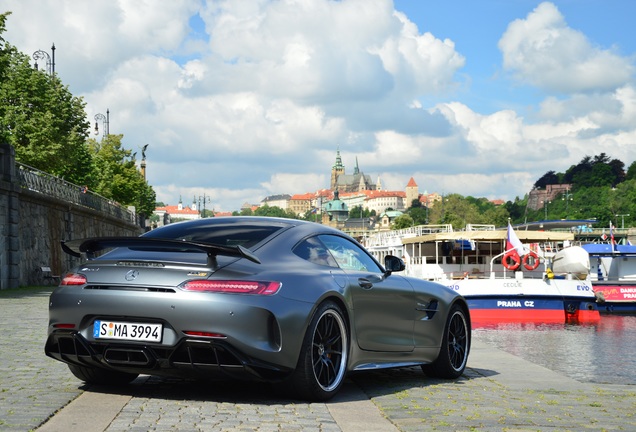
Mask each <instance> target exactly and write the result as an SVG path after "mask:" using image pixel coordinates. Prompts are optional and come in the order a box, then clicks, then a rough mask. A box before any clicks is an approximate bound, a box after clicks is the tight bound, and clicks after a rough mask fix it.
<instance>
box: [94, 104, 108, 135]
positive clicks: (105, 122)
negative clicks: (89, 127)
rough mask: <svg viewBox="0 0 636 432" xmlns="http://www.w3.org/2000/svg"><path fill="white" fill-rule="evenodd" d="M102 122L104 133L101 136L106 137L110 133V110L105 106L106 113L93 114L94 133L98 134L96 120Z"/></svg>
mask: <svg viewBox="0 0 636 432" xmlns="http://www.w3.org/2000/svg"><path fill="white" fill-rule="evenodd" d="M100 121H101V122H102V123H103V126H104V133H103V135H102V137H103V138H106V137H107V136H108V135H110V110H109V109H108V108H106V115H104V114H102V113H97V114H95V135H97V134H99V124H98V122H100Z"/></svg>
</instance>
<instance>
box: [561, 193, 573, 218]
mask: <svg viewBox="0 0 636 432" xmlns="http://www.w3.org/2000/svg"><path fill="white" fill-rule="evenodd" d="M561 199H562V200H565V218H566V219H567V218H568V212H569V204H570V201H572V194H571V193H570V189H566V190H565V197H564V198H561Z"/></svg>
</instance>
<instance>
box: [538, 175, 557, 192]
mask: <svg viewBox="0 0 636 432" xmlns="http://www.w3.org/2000/svg"><path fill="white" fill-rule="evenodd" d="M558 183H560V181H559V176H558V175H557V173H555V172H554V171H548V172H547V173H545V174H543V176H541V177H540V178H539V180H537V181H536V182H535V183H534V187H535V188H537V189H545V187H546V186H547V185H551V184H558Z"/></svg>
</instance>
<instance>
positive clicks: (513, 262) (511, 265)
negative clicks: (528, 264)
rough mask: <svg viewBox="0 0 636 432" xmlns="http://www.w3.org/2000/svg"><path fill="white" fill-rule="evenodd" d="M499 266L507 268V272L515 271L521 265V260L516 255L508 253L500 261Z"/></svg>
mask: <svg viewBox="0 0 636 432" xmlns="http://www.w3.org/2000/svg"><path fill="white" fill-rule="evenodd" d="M508 260H510V261H508ZM501 264H503V266H504V267H505V268H507V269H508V270H517V269H518V268H519V266H520V265H521V259H520V258H519V255H517V254H516V253H510V252H508V253H507V254H505V255H504V257H503V259H502V260H501Z"/></svg>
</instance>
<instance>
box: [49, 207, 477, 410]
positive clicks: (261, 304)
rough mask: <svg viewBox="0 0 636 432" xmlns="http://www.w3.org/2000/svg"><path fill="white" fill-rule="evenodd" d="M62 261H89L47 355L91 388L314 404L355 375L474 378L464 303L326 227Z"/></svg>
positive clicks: (120, 244)
mask: <svg viewBox="0 0 636 432" xmlns="http://www.w3.org/2000/svg"><path fill="white" fill-rule="evenodd" d="M62 248H63V249H64V251H65V252H67V253H69V254H71V255H73V256H76V257H80V256H81V257H84V258H85V260H83V261H84V263H83V264H81V265H79V266H78V267H76V268H75V269H73V270H72V271H71V272H70V273H68V274H67V275H65V276H64V277H63V279H62V282H61V284H60V286H59V287H58V288H56V289H55V291H54V292H53V293H52V294H51V299H50V309H49V327H48V339H47V341H46V345H45V352H46V354H47V355H48V356H50V357H52V358H54V359H56V360H59V361H62V362H65V363H67V364H68V367H69V368H70V370H71V372H72V373H73V374H74V375H75V376H77V377H78V378H80V379H81V380H84V381H86V382H87V383H110V384H112V383H127V382H130V381H132V380H134V379H135V378H136V377H137V376H138V375H139V374H147V375H162V376H172V377H184V378H202V377H203V378H215V377H219V376H222V377H233V378H248V379H257V380H264V381H275V382H280V383H281V385H283V386H286V387H288V388H289V389H291V390H293V391H294V392H295V396H297V397H300V398H302V399H307V400H316V401H318V400H327V399H329V398H330V397H332V396H333V395H334V394H335V393H336V392H337V391H338V389H339V388H340V387H341V385H342V383H343V381H344V378H345V375H346V373H347V372H348V371H357V370H365V369H377V368H387V367H402V366H413V365H421V367H422V369H423V371H424V372H425V373H426V374H428V375H431V376H437V377H444V378H451V379H452V378H457V377H459V376H460V375H461V374H462V373H463V372H464V369H465V367H466V361H467V359H468V353H469V350H470V338H471V325H470V316H469V313H468V307H467V305H466V302H465V301H464V299H463V297H461V296H459V295H458V294H457V293H455V292H454V291H452V290H450V289H448V288H446V287H444V286H442V285H439V284H436V283H432V282H427V281H423V280H417V279H411V278H406V277H403V276H400V275H397V274H395V273H396V272H399V271H401V270H404V262H403V261H402V260H401V259H399V258H397V257H394V256H387V257H386V259H385V261H384V266H382V265H381V264H379V263H378V262H377V261H376V260H375V259H374V258H373V257H372V256H371V255H370V254H369V253H368V252H367V251H366V250H365V249H364V248H363V247H362V246H361V245H360V244H358V243H357V242H356V241H355V240H353V239H352V238H350V237H349V236H347V235H346V234H344V233H342V232H341V231H338V230H336V229H333V228H329V227H327V226H324V225H320V224H316V223H312V222H305V221H299V220H292V219H277V218H266V217H224V218H209V219H200V220H196V221H189V222H181V223H175V224H171V225H167V226H165V227H162V228H159V229H156V230H153V231H150V232H148V233H146V234H144V235H143V236H141V237H112V238H111V237H106V238H93V239H88V240H79V241H77V240H74V241H68V242H64V243H63V244H62Z"/></svg>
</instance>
